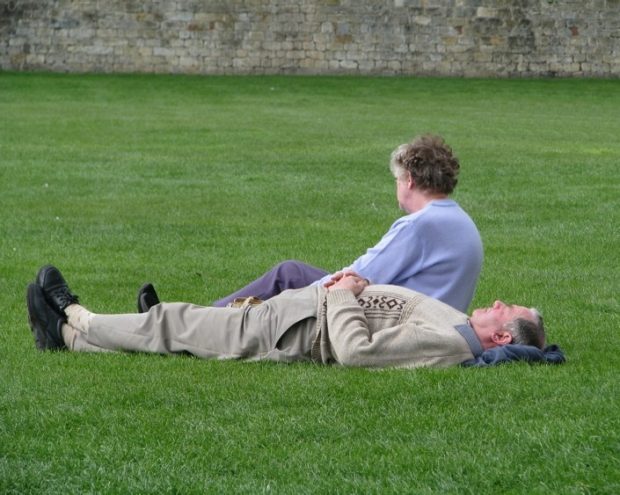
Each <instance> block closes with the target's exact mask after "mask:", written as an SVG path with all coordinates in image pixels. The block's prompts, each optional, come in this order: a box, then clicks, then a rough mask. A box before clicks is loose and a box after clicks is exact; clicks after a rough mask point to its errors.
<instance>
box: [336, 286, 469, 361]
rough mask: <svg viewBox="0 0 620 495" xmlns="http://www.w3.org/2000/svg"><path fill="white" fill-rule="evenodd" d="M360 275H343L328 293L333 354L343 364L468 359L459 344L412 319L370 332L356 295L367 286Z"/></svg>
mask: <svg viewBox="0 0 620 495" xmlns="http://www.w3.org/2000/svg"><path fill="white" fill-rule="evenodd" d="M366 285H367V284H366V282H365V281H364V280H363V279H361V278H359V277H343V278H342V279H341V280H340V281H338V282H337V283H336V284H334V285H333V286H332V287H331V288H330V289H329V291H328V294H327V327H328V332H329V340H330V343H331V347H332V353H333V354H334V357H335V358H336V360H337V361H338V362H339V363H340V364H342V365H345V366H363V367H418V366H450V365H454V364H458V363H461V362H462V361H465V360H467V359H471V357H472V355H471V352H467V351H466V350H464V348H463V347H462V345H455V344H454V342H453V341H450V340H444V339H441V338H439V336H438V335H437V334H436V333H435V332H433V331H432V330H429V329H426V328H420V327H417V326H416V325H414V324H413V323H411V322H404V323H400V324H398V325H394V326H390V327H386V328H381V329H378V330H376V331H375V332H374V333H373V334H371V332H370V328H369V325H368V321H367V319H366V315H365V314H364V310H363V309H362V308H361V307H360V305H359V303H358V302H357V296H358V295H359V294H360V293H361V292H362V291H363V289H364V288H365V287H366Z"/></svg>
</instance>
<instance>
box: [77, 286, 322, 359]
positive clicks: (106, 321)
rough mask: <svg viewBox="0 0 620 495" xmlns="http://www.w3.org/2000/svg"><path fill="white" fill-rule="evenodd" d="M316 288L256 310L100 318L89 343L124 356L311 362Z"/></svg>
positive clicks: (171, 308)
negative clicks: (147, 354)
mask: <svg viewBox="0 0 620 495" xmlns="http://www.w3.org/2000/svg"><path fill="white" fill-rule="evenodd" d="M316 293H317V289H316V288H315V287H309V288H305V289H299V290H293V291H285V292H283V293H282V294H280V295H279V296H276V297H274V298H272V299H270V300H269V301H267V302H264V303H262V304H259V305H257V306H250V307H247V308H213V307H203V306H195V305H193V304H188V303H162V304H158V305H156V306H153V307H152V308H151V309H150V311H149V312H147V313H142V314H122V315H100V314H96V315H95V316H94V317H93V318H92V320H91V321H90V325H89V329H88V333H87V335H86V336H85V337H86V340H87V342H88V343H89V344H91V345H94V346H97V347H100V348H104V349H109V350H123V351H138V352H152V353H159V354H175V353H189V354H192V355H194V356H197V357H200V358H204V359H247V360H260V359H268V360H273V361H299V360H309V359H310V351H311V348H312V342H313V340H314V338H315V336H316V311H317V295H316Z"/></svg>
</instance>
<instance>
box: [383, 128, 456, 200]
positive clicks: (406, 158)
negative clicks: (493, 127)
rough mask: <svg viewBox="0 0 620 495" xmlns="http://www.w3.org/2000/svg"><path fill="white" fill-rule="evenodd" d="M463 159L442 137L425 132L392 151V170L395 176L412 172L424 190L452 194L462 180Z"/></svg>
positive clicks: (417, 184)
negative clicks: (460, 170)
mask: <svg viewBox="0 0 620 495" xmlns="http://www.w3.org/2000/svg"><path fill="white" fill-rule="evenodd" d="M459 168H460V165H459V160H458V158H457V157H456V156H454V154H453V153H452V148H450V146H448V145H447V144H446V143H445V141H444V139H443V138H442V137H441V136H436V135H433V134H425V135H423V136H419V137H416V138H415V139H414V140H413V141H412V142H411V143H407V144H401V145H400V146H399V147H398V148H396V149H395V150H394V151H393V152H392V156H391V159H390V170H391V171H392V174H394V177H396V178H402V176H403V175H404V173H405V172H409V173H410V174H411V178H412V179H413V180H414V181H415V183H416V186H417V187H418V188H420V189H421V190H423V191H430V192H435V193H442V194H450V193H451V192H452V191H453V190H454V188H455V187H456V184H457V182H458V179H457V177H458V175H459Z"/></svg>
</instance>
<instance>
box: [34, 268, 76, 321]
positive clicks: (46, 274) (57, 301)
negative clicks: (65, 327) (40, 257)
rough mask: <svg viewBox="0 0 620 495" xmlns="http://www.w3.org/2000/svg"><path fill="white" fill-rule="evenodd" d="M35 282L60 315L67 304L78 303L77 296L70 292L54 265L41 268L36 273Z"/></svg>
mask: <svg viewBox="0 0 620 495" xmlns="http://www.w3.org/2000/svg"><path fill="white" fill-rule="evenodd" d="M37 284H38V285H39V287H41V289H43V294H45V298H46V299H47V302H48V303H49V304H50V305H51V306H52V308H54V309H55V310H56V311H58V313H59V314H61V315H62V314H64V310H65V308H66V307H67V306H69V305H70V304H77V303H78V296H76V295H75V294H72V293H71V291H70V290H69V286H68V285H67V282H66V281H65V278H64V277H63V276H62V273H60V270H59V269H58V268H56V267H55V266H52V265H46V266H44V267H43V268H41V269H40V270H39V273H37Z"/></svg>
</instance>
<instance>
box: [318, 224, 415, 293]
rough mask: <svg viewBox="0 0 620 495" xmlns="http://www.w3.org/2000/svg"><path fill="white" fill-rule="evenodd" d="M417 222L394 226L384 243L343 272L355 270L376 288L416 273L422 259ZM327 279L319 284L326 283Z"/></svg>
mask: <svg viewBox="0 0 620 495" xmlns="http://www.w3.org/2000/svg"><path fill="white" fill-rule="evenodd" d="M416 237H417V232H416V222H415V220H413V219H411V218H407V217H403V218H400V219H398V220H396V222H394V224H392V226H391V227H390V230H388V231H387V232H386V233H385V235H384V236H383V237H382V238H381V240H380V241H379V242H378V243H377V244H376V245H375V246H373V247H371V248H369V249H368V250H367V251H366V253H364V254H363V255H362V256H360V257H359V258H357V259H356V260H355V261H354V262H353V263H352V264H351V265H350V266H348V267H345V268H343V270H352V271H354V272H356V273H359V274H360V275H362V276H363V277H364V278H367V279H369V280H370V281H371V282H372V283H373V284H393V283H394V282H395V281H397V280H398V278H399V277H401V276H402V275H403V274H404V273H411V272H412V271H413V272H415V270H416V265H417V264H418V263H420V260H421V259H422V253H421V251H422V245H421V243H420V242H419V241H418V240H417V239H416ZM330 277H331V274H330V275H327V276H326V277H324V278H323V279H321V280H320V282H321V283H324V282H326V281H327V280H329V278H330Z"/></svg>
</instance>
